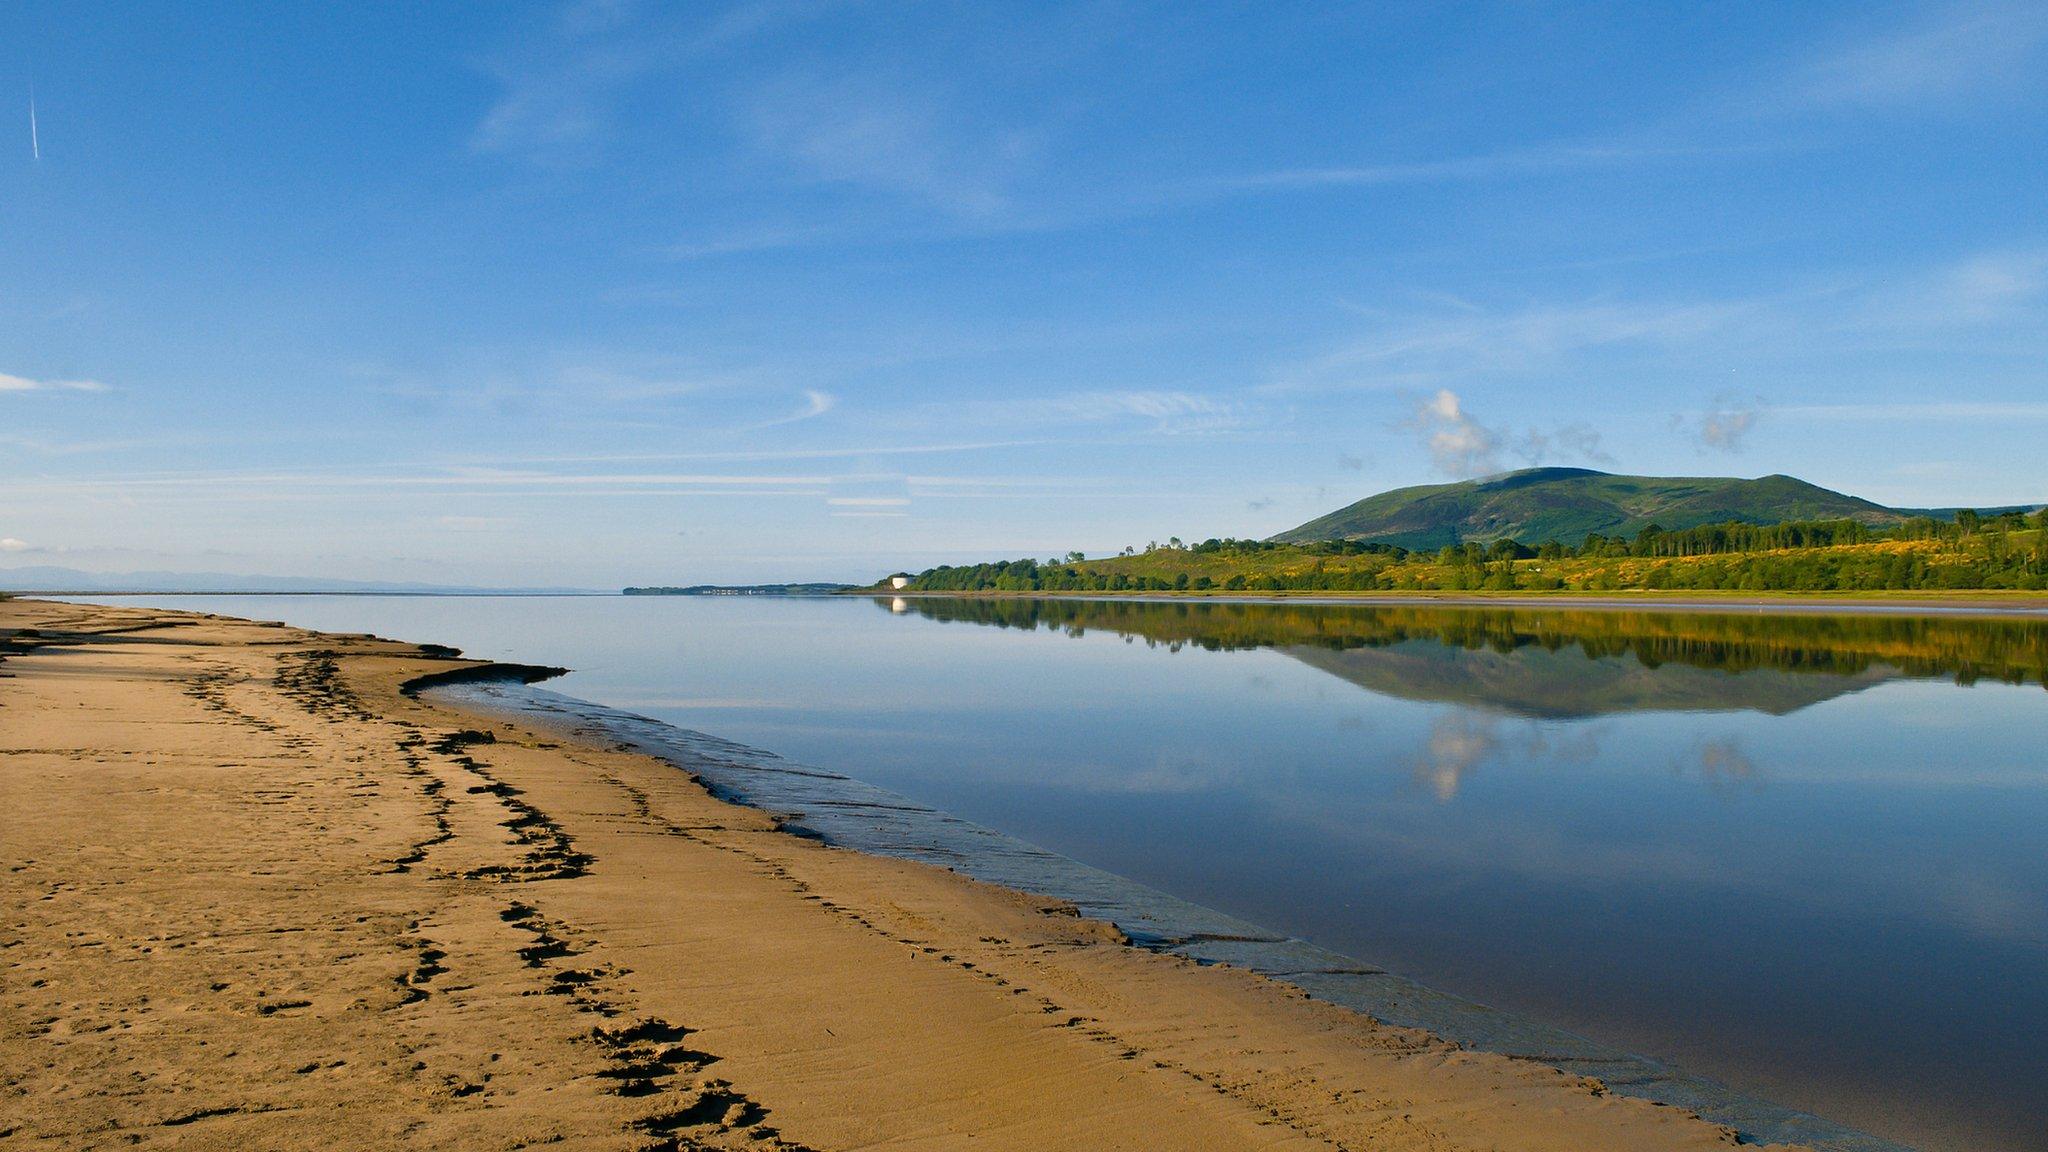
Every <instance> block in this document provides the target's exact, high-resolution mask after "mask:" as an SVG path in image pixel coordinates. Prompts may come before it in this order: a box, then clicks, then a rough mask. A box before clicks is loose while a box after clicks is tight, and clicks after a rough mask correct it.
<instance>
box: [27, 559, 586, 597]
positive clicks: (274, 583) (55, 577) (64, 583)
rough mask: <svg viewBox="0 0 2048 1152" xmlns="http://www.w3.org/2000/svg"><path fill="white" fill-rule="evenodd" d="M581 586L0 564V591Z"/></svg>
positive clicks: (419, 591) (455, 591)
mask: <svg viewBox="0 0 2048 1152" xmlns="http://www.w3.org/2000/svg"><path fill="white" fill-rule="evenodd" d="M587 591H589V589H585V588H477V587H468V586H463V585H452V584H420V583H408V582H404V581H386V580H331V579H325V578H322V577H315V576H247V575H238V574H235V573H231V572H85V571H81V570H79V569H77V568H57V567H51V566H47V565H40V566H31V567H22V568H0V592H76V593H92V592H109V593H111V592H175V593H205V592H218V593H238V592H255V593H288V592H298V593H315V592H347V593H353V594H357V595H371V594H384V595H394V596H398V595H414V596H432V595H442V596H448V595H460V594H478V593H525V594H531V595H540V594H550V593H553V594H560V593H576V592H587Z"/></svg>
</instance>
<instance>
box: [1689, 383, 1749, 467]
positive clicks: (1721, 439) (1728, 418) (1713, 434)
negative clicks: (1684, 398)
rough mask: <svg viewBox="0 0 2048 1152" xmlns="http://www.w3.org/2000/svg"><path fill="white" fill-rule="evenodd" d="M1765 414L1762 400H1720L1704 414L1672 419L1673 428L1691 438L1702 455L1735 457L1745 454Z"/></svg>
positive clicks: (1697, 413) (1716, 400) (1721, 398)
mask: <svg viewBox="0 0 2048 1152" xmlns="http://www.w3.org/2000/svg"><path fill="white" fill-rule="evenodd" d="M1764 411H1765V405H1764V402H1763V401H1762V400H1761V399H1758V398H1749V399H1744V398H1742V397H1736V396H1720V397H1716V398H1715V400H1714V402H1713V403H1712V404H1711V405H1709V406H1708V407H1707V408H1706V409H1705V410H1703V411H1700V412H1695V413H1680V414H1679V415H1676V416H1673V417H1672V418H1671V427H1672V428H1673V429H1674V430H1677V431H1679V432H1682V433H1684V434H1685V435H1687V436H1689V437H1691V438H1692V440H1693V441H1694V443H1696V444H1697V445H1698V446H1699V447H1700V449H1701V450H1702V451H1707V452H1725V453H1728V454H1730V455H1733V454H1735V453H1737V452H1740V451H1742V448H1743V442H1744V441H1745V440H1747V439H1748V438H1749V434H1750V433H1751V432H1753V431H1755V430H1756V426H1757V424H1758V423H1759V422H1761V421H1762V420H1763V418H1764Z"/></svg>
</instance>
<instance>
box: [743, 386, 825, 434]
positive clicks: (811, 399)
mask: <svg viewBox="0 0 2048 1152" xmlns="http://www.w3.org/2000/svg"><path fill="white" fill-rule="evenodd" d="M803 396H804V404H803V407H801V408H799V409H797V410H796V411H795V412H792V413H790V414H789V415H787V416H780V417H777V418H776V419H773V420H764V421H762V422H761V423H759V424H754V425H750V426H749V427H748V429H747V430H748V431H759V430H761V429H763V428H780V427H781V426H783V425H784V424H795V423H796V422H798V421H799V420H813V419H816V418H817V417H819V416H823V415H824V414H825V413H827V412H830V411H831V410H832V409H834V408H836V407H838V405H839V401H838V399H837V398H836V397H834V396H833V395H832V394H831V393H830V392H820V391H818V390H817V389H815V388H806V389H804V393H803Z"/></svg>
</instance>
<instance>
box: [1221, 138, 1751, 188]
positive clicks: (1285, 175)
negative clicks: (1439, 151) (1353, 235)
mask: <svg viewBox="0 0 2048 1152" xmlns="http://www.w3.org/2000/svg"><path fill="white" fill-rule="evenodd" d="M1723 151H1725V150H1723ZM1709 154H1719V153H1716V152H1715V151H1714V150H1710V149H1704V148H1694V147H1631V146H1625V145H1603V144H1566V143H1559V144H1551V145H1546V146H1542V147H1536V148H1523V149H1516V150H1513V151H1507V152H1489V153H1483V154H1480V155H1475V156H1457V157H1450V158H1445V159H1435V160H1401V161H1386V162H1380V163H1370V164H1357V165H1332V166H1329V167H1310V168H1280V169H1275V170H1273V171H1270V172H1259V173H1254V174H1251V175H1248V176H1236V177H1226V178H1224V179H1221V180H1217V181H1214V182H1213V184H1214V186H1216V187H1220V188H1224V189H1232V190H1238V191H1261V190H1272V191H1286V190H1290V189H1309V188H1328V187H1370V186H1375V185H1389V184H1437V183H1451V182H1456V181H1468V180H1498V179H1506V178H1511V177H1517V176H1532V175H1540V174H1543V173H1546V172H1565V171H1573V170H1578V169H1584V168H1605V167H1619V166H1624V165H1632V164H1639V163H1643V162H1646V161H1657V160H1677V159H1686V158H1691V157H1699V156H1702V155H1709Z"/></svg>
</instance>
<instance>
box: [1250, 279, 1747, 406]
mask: <svg viewBox="0 0 2048 1152" xmlns="http://www.w3.org/2000/svg"><path fill="white" fill-rule="evenodd" d="M1761 305H1762V302H1761V301H1752V300H1697V301H1676V302H1653V301H1640V302H1637V301H1631V302H1614V301H1593V302H1581V303H1562V304H1558V303H1536V304H1529V305H1525V306H1521V307H1515V308H1497V307H1487V306H1482V305H1477V304H1472V303H1469V302H1466V301H1461V300H1456V299H1449V300H1442V301H1438V302H1437V304H1436V306H1435V307H1431V308H1428V309H1424V310H1420V311H1391V310H1383V309H1375V310H1371V311H1369V312H1368V313H1367V320H1368V324H1367V326H1366V331H1365V332H1364V333H1363V334H1362V335H1361V336H1358V337H1356V338H1354V339H1352V340H1350V341H1348V342H1346V343H1344V344H1342V345H1340V346H1339V347H1337V348H1335V349H1334V350H1332V351H1329V352H1326V353H1324V354H1322V355H1320V356H1317V357H1314V358H1312V359H1308V360H1305V361H1301V362H1297V363H1295V364H1291V365H1287V366H1285V367H1283V368H1281V369H1280V370H1279V371H1278V372H1277V373H1276V374H1275V382H1274V384H1273V385H1272V387H1275V388H1278V389H1281V390H1285V389H1290V388H1300V387H1309V388H1314V387H1327V386H1335V387H1360V386H1363V387H1414V386H1416V385H1418V384H1424V383H1428V382H1433V381H1437V380H1442V381H1444V382H1446V383H1449V382H1454V381H1458V380H1466V379H1470V378H1471V377H1472V376H1474V375H1475V374H1480V373H1509V372H1521V371H1529V370H1533V369H1538V368H1544V367H1549V366H1553V365H1556V364H1558V363H1561V362H1564V361H1566V360H1568V359H1569V358H1571V357H1573V356H1575V355H1578V354H1582V353H1586V352H1591V351H1596V350H1602V349H1613V348H1628V347H1644V348H1660V349H1661V348H1666V347H1670V346H1673V345H1683V344H1690V343H1696V342H1700V341H1703V340H1707V339H1710V338H1712V337H1714V336H1715V335H1717V334H1718V333H1720V332H1721V331H1723V330H1724V329H1726V328H1727V327H1728V326H1730V325H1731V324H1733V323H1735V322H1737V321H1738V320H1740V319H1742V318H1744V317H1745V316H1747V315H1749V314H1750V313H1752V312H1753V311H1755V310H1756V309H1757V308H1759V307H1760V306H1761Z"/></svg>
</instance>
